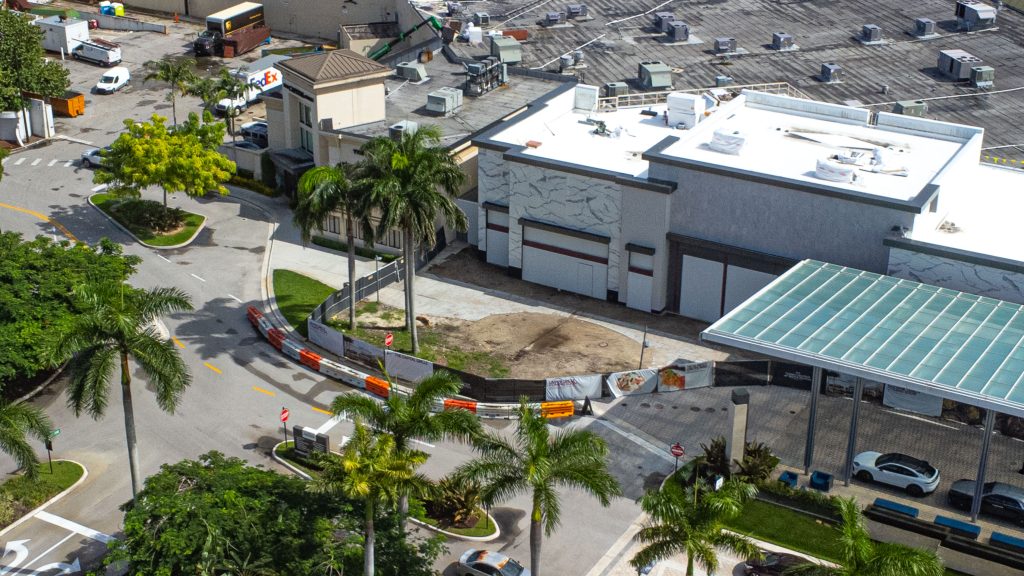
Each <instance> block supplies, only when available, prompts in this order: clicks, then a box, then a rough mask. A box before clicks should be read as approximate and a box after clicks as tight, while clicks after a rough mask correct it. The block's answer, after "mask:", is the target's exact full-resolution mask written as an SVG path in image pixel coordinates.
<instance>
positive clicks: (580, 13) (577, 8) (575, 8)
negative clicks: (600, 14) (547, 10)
mask: <svg viewBox="0 0 1024 576" xmlns="http://www.w3.org/2000/svg"><path fill="white" fill-rule="evenodd" d="M565 15H566V17H568V18H585V17H586V16H587V5H586V4H569V5H568V6H566V7H565Z"/></svg>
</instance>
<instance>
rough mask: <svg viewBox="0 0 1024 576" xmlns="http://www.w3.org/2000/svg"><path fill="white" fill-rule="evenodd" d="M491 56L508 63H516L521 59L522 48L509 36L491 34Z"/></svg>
mask: <svg viewBox="0 0 1024 576" xmlns="http://www.w3.org/2000/svg"><path fill="white" fill-rule="evenodd" d="M491 56H497V57H498V60H500V61H502V62H505V63H508V64H518V63H520V62H522V61H523V48H522V46H521V45H520V44H519V41H518V40H516V39H515V38H513V37H511V36H491Z"/></svg>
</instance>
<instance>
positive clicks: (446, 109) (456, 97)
mask: <svg viewBox="0 0 1024 576" xmlns="http://www.w3.org/2000/svg"><path fill="white" fill-rule="evenodd" d="M461 107H462V90H459V89H458V88H451V87H449V86H445V87H444V88H440V89H438V90H434V91H433V92H431V93H429V94H427V111H428V112H433V113H434V114H440V115H442V116H451V115H452V114H454V113H455V112H456V111H457V110H458V109H459V108H461Z"/></svg>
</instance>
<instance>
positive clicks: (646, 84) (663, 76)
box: [636, 60, 672, 90]
mask: <svg viewBox="0 0 1024 576" xmlns="http://www.w3.org/2000/svg"><path fill="white" fill-rule="evenodd" d="M636 76H637V83H638V84H639V85H640V88H641V89H642V90H671V89H672V69H671V68H669V67H668V66H666V65H665V63H664V62H661V61H660V60H653V61H650V62H641V63H640V64H639V65H638V66H637V74H636Z"/></svg>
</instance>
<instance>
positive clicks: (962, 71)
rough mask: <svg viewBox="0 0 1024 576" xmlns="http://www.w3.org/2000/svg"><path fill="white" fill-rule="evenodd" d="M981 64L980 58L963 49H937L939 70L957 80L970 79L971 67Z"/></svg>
mask: <svg viewBox="0 0 1024 576" xmlns="http://www.w3.org/2000/svg"><path fill="white" fill-rule="evenodd" d="M981 64H982V60H981V58H978V57H977V56H974V55H972V54H970V53H968V52H965V51H963V50H940V51H939V63H938V68H939V72H941V73H942V74H943V75H945V76H948V77H949V78H952V79H953V80H955V81H957V82H962V81H966V80H970V78H971V68H974V67H975V66H981Z"/></svg>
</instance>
